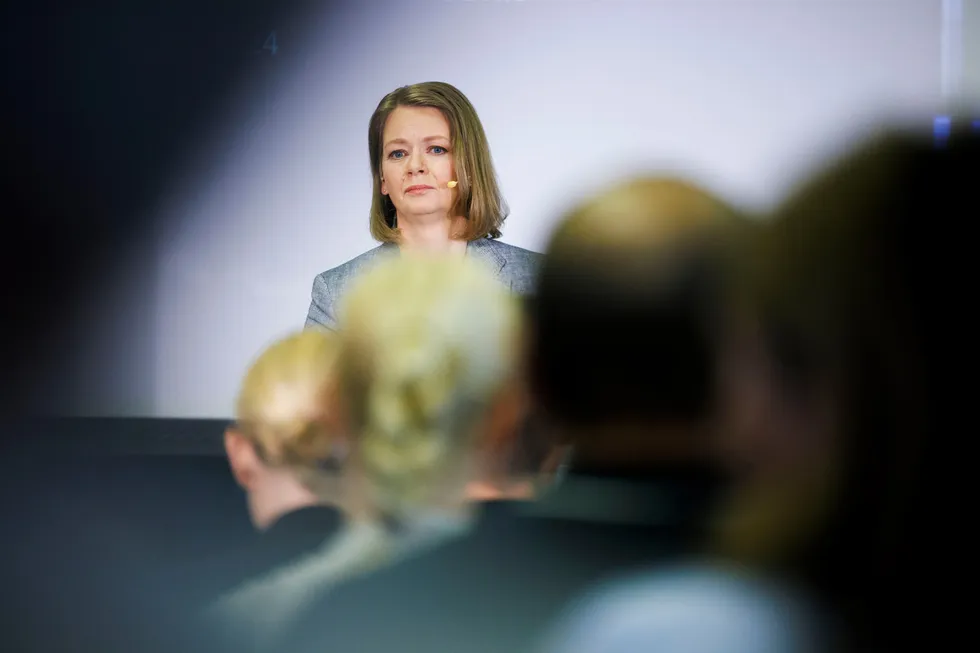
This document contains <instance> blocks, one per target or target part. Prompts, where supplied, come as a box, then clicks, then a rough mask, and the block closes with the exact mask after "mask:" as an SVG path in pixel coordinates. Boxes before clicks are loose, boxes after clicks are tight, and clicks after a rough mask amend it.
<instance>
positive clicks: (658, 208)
mask: <svg viewBox="0 0 980 653" xmlns="http://www.w3.org/2000/svg"><path fill="white" fill-rule="evenodd" d="M739 223H740V221H739V220H737V214H736V212H735V211H734V210H733V209H732V208H731V207H729V206H727V205H726V204H725V203H724V202H723V201H721V200H719V199H718V198H716V197H714V196H712V195H711V194H710V193H708V192H707V191H705V190H702V189H700V188H698V187H696V186H693V185H691V184H689V183H686V182H684V181H682V180H678V179H672V178H657V177H654V178H640V179H635V180H631V181H627V182H624V183H621V184H618V185H616V186H614V187H611V188H609V189H607V190H606V191H605V192H602V193H600V194H599V195H597V196H595V197H593V198H592V199H590V200H588V201H587V202H585V203H583V204H581V205H580V206H578V207H576V208H575V209H574V210H573V211H572V212H571V213H570V214H568V215H567V216H566V218H565V219H564V220H563V221H562V222H561V224H560V226H559V227H558V228H557V230H556V231H555V233H554V235H553V236H552V238H551V241H550V243H549V245H548V247H547V250H546V257H545V261H544V264H543V267H542V269H541V272H540V277H539V285H538V291H537V294H536V295H535V296H534V297H532V298H531V299H530V300H529V304H528V306H529V320H530V324H529V328H528V345H527V347H528V363H527V367H528V376H529V381H530V388H531V394H532V396H533V399H534V403H535V405H536V409H538V410H540V411H541V414H542V419H543V420H544V421H545V422H546V423H547V425H548V427H549V428H552V429H554V430H555V431H556V432H557V433H558V434H559V437H560V438H561V439H562V440H563V441H564V442H565V443H566V444H568V445H570V446H571V447H572V449H573V450H574V462H573V467H577V468H579V469H580V470H584V469H586V468H592V469H593V470H596V471H599V470H601V471H603V472H607V471H608V472H620V471H622V472H628V471H637V472H641V471H646V470H649V469H650V468H651V467H656V466H663V465H670V464H673V463H689V462H692V461H695V460H700V459H702V458H704V457H706V454H707V447H708V432H709V431H710V421H711V416H712V414H713V411H712V410H711V406H712V402H713V399H714V385H715V378H714V377H715V363H716V345H715V339H716V338H715V333H714V328H715V320H716V317H717V314H718V308H719V302H720V299H721V292H720V290H721V286H722V280H723V274H722V269H723V267H724V256H723V251H724V247H725V242H726V239H727V237H728V230H729V229H734V228H735V226H736V225H738V224H739Z"/></svg>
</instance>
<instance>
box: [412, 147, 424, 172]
mask: <svg viewBox="0 0 980 653" xmlns="http://www.w3.org/2000/svg"><path fill="white" fill-rule="evenodd" d="M408 169H409V170H410V171H411V172H425V157H423V156H422V154H421V153H420V152H414V153H413V154H412V155H411V156H409V158H408Z"/></svg>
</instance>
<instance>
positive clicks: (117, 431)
mask: <svg viewBox="0 0 980 653" xmlns="http://www.w3.org/2000/svg"><path fill="white" fill-rule="evenodd" d="M228 424H229V420H223V419H163V418H149V417H147V418H129V417H127V418H93V417H74V418H69V417H65V418H37V419H25V420H19V421H17V422H14V423H8V424H7V425H6V426H5V427H4V434H3V439H4V441H5V444H7V445H8V446H10V447H11V448H12V449H13V450H14V451H16V452H18V453H25V454H35V453H37V454H61V455H124V456H129V455H133V456H224V448H223V444H222V438H223V434H224V430H225V428H226V427H227V426H228Z"/></svg>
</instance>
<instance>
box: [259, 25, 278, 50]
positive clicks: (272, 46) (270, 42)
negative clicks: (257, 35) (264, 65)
mask: <svg viewBox="0 0 980 653" xmlns="http://www.w3.org/2000/svg"><path fill="white" fill-rule="evenodd" d="M262 49H263V50H268V51H269V54H275V53H276V52H279V41H278V40H277V39H276V30H272V31H271V32H269V36H267V37H265V43H264V44H263V45H262Z"/></svg>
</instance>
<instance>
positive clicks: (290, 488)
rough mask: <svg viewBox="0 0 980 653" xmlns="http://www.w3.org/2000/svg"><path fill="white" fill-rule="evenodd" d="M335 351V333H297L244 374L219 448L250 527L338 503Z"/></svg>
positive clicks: (339, 458) (340, 450)
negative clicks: (243, 499) (241, 494)
mask: <svg viewBox="0 0 980 653" xmlns="http://www.w3.org/2000/svg"><path fill="white" fill-rule="evenodd" d="M338 352H339V341H338V338H337V336H336V334H333V333H331V332H326V331H318V330H308V331H303V332H301V333H296V334H293V335H290V336H288V337H286V338H283V339H282V340H279V341H278V342H276V343H274V344H273V345H271V346H270V347H268V348H267V349H266V350H265V351H263V352H262V354H261V355H260V356H259V357H258V359H257V360H256V361H255V362H254V363H252V366H251V367H250V368H249V370H248V372H247V373H246V375H245V379H244V381H243V382H242V387H241V391H240V392H239V395H238V403H237V407H236V411H235V425H234V426H232V427H231V428H229V429H228V430H227V431H226V433H225V450H226V451H227V454H228V461H229V463H230V464H231V469H232V472H233V473H234V475H235V479H236V480H237V481H238V483H239V485H241V486H242V488H244V490H245V491H246V492H247V493H248V505H249V512H250V514H251V517H252V522H253V523H254V524H255V525H256V527H257V528H260V529H264V528H267V527H268V526H269V525H271V524H272V523H273V522H275V521H276V519H278V518H279V517H280V516H282V515H283V514H285V513H287V512H290V511H292V510H296V509H299V508H302V507H305V506H310V505H316V504H336V505H341V504H342V499H343V497H342V491H341V480H340V476H339V473H338V470H339V466H340V463H341V462H342V459H343V456H344V446H343V444H344V443H343V441H342V439H341V438H340V437H339V435H338V434H339V432H340V429H339V428H338V426H337V424H336V423H335V421H334V420H335V417H336V415H335V414H334V411H333V410H332V409H331V406H332V401H331V396H332V392H333V390H334V383H335V380H336V378H335V365H336V360H337V356H338Z"/></svg>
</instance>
